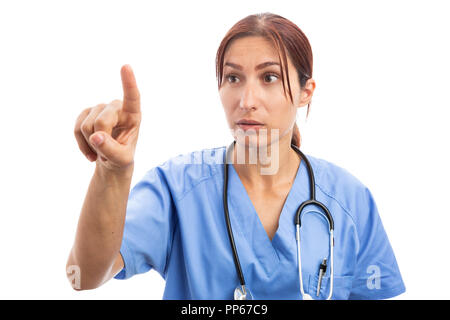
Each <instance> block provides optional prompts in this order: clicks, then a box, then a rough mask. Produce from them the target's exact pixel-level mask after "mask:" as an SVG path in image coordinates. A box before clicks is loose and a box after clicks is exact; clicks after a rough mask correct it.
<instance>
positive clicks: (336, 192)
mask: <svg viewBox="0 0 450 320" xmlns="http://www.w3.org/2000/svg"><path fill="white" fill-rule="evenodd" d="M307 157H308V160H309V161H310V163H311V166H312V167H313V170H314V172H315V178H316V179H315V184H316V189H317V190H318V192H321V193H322V194H323V195H324V196H325V197H328V198H331V199H332V200H333V201H336V202H337V203H338V204H339V206H341V207H342V209H344V210H345V211H346V212H347V213H348V214H350V215H351V216H352V218H353V219H355V218H356V216H355V213H356V212H359V211H360V210H359V209H361V205H366V203H367V200H368V196H370V191H369V189H368V188H367V186H366V185H364V184H363V183H362V182H361V181H360V180H359V179H358V178H357V177H355V176H354V175H353V174H352V173H351V172H350V171H348V170H347V169H345V168H344V167H342V166H340V165H337V164H335V163H332V162H330V161H327V160H324V159H321V158H318V157H313V156H310V155H307Z"/></svg>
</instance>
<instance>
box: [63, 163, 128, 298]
mask: <svg viewBox="0 0 450 320" xmlns="http://www.w3.org/2000/svg"><path fill="white" fill-rule="evenodd" d="M132 174H133V165H132V166H130V167H129V168H127V169H126V170H123V171H121V172H109V171H108V170H106V169H104V167H102V166H97V167H96V170H95V172H94V175H93V177H92V180H91V183H90V185H89V189H88V192H87V195H86V198H85V201H84V204H83V208H82V211H81V214H80V218H79V221H78V227H77V232H76V237H75V242H74V245H73V247H72V250H71V252H70V255H69V258H68V261H67V265H66V267H67V270H72V269H73V267H71V266H76V268H77V270H78V271H79V274H78V276H79V277H80V278H79V279H78V281H79V282H78V283H79V288H75V289H80V290H85V289H94V288H97V287H99V286H101V285H102V284H103V283H105V282H107V281H108V280H109V279H111V278H112V277H114V276H115V275H116V274H117V273H118V272H119V271H120V270H121V269H122V268H123V260H122V257H121V255H120V253H119V250H120V245H121V242H122V236H123V228H124V222H125V214H126V206H127V200H128V195H129V191H130V184H131V178H132ZM68 276H69V274H68ZM69 280H73V279H72V277H69Z"/></svg>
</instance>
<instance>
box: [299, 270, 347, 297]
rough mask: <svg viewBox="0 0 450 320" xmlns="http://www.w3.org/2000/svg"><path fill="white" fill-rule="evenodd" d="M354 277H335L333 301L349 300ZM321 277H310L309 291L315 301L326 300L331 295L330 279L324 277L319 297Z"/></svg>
mask: <svg viewBox="0 0 450 320" xmlns="http://www.w3.org/2000/svg"><path fill="white" fill-rule="evenodd" d="M352 280H353V277H352V276H336V275H335V276H334V277H333V294H332V296H331V299H332V300H347V299H348V297H349V295H350V290H351V289H352ZM318 283H319V275H309V286H308V291H309V294H310V295H311V297H312V298H313V299H314V300H325V299H326V298H327V297H328V295H329V293H330V284H331V281H330V277H329V276H323V277H322V284H321V286H320V291H319V296H317V286H318Z"/></svg>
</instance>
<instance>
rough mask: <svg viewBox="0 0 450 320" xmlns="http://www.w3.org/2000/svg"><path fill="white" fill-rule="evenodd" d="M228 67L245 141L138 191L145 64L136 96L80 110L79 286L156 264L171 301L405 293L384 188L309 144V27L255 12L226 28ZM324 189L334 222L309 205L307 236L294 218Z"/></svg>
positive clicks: (221, 55)
mask: <svg viewBox="0 0 450 320" xmlns="http://www.w3.org/2000/svg"><path fill="white" fill-rule="evenodd" d="M216 63H217V65H216V67H217V78H218V87H219V93H220V98H221V101H222V104H223V107H224V111H225V115H226V119H227V122H228V125H229V127H230V129H231V131H232V135H233V137H234V141H233V143H232V144H231V145H230V147H229V148H227V147H226V146H223V147H218V148H213V149H205V150H201V151H196V152H192V153H189V154H187V155H184V156H178V157H174V158H172V159H169V160H168V161H166V162H165V163H164V164H162V165H159V166H157V167H155V168H152V169H151V170H149V171H148V172H147V173H146V175H145V176H144V177H143V179H142V180H141V181H140V182H138V183H137V184H136V186H134V188H133V189H132V190H131V192H130V193H129V187H130V183H131V177H132V171H133V157H134V150H135V146H136V141H137V136H138V131H139V124H140V119H141V115H140V100H139V91H138V89H137V86H136V82H135V79H134V76H133V73H132V71H131V69H130V68H129V67H128V66H124V67H123V68H122V81H123V87H124V100H123V102H121V101H119V100H114V101H113V102H111V103H110V104H109V105H103V104H102V105H98V106H96V107H94V108H88V109H86V110H85V111H83V112H82V113H81V114H80V117H79V118H78V119H77V122H76V126H75V136H76V138H77V141H78V144H79V146H80V149H81V151H82V152H83V153H84V154H85V155H86V156H87V157H88V158H90V160H91V161H94V160H96V170H95V173H94V177H93V179H92V181H91V184H90V186H89V190H88V194H87V196H86V200H85V203H84V206H83V210H82V213H81V215H80V220H79V224H78V229H77V234H76V239H75V243H74V246H73V248H72V251H71V254H70V256H69V260H68V263H67V265H68V268H69V267H73V266H77V267H78V268H79V270H80V275H81V277H80V279H79V280H80V281H79V285H78V287H77V288H76V289H81V290H83V289H91V288H96V287H98V286H100V285H102V284H103V283H105V282H106V281H108V280H109V279H111V278H112V277H114V278H116V279H127V278H130V277H131V276H133V275H135V274H139V273H144V272H147V271H149V270H150V269H152V268H153V269H155V270H156V271H157V272H158V273H160V275H161V276H162V277H163V278H164V279H165V280H166V288H165V291H164V296H163V298H164V299H233V298H242V297H244V298H251V297H253V298H254V299H306V298H311V297H312V298H313V299H326V298H332V299H385V298H390V297H393V296H396V295H398V294H400V293H402V292H404V290H405V287H404V284H403V281H402V278H401V275H400V272H399V269H398V266H397V263H396V260H395V257H394V253H393V251H392V248H391V246H390V244H389V241H388V238H387V236H386V233H385V231H384V229H383V226H382V223H381V220H380V217H379V215H378V212H377V208H376V205H375V202H374V200H373V197H372V196H371V193H370V191H369V190H368V189H367V188H366V187H365V186H364V185H363V184H361V182H359V181H358V180H357V179H356V178H355V177H353V176H352V175H351V174H350V173H348V172H347V171H345V170H344V169H342V168H339V167H338V166H336V165H334V164H332V163H330V162H327V161H324V160H321V159H318V158H315V157H312V156H307V157H302V156H301V154H300V153H299V151H298V149H297V148H296V147H300V140H301V139H300V133H299V131H298V128H297V126H296V124H295V118H296V112H297V108H300V107H303V106H306V105H308V111H309V106H310V103H311V98H312V95H313V92H314V89H315V82H314V80H313V79H312V52H311V48H310V45H309V42H308V39H307V38H306V36H305V35H304V34H303V32H302V31H301V30H300V29H299V28H298V27H297V26H296V25H295V24H293V23H292V22H290V21H289V20H287V19H285V18H283V17H280V16H278V15H274V14H270V13H266V14H258V15H250V16H248V17H246V18H244V19H243V20H241V21H239V22H238V23H237V24H236V25H234V26H233V27H232V28H231V30H230V31H229V32H228V33H227V34H226V36H225V38H224V39H223V41H222V43H221V45H220V47H219V49H218V52H217V59H216ZM99 138H102V139H99ZM227 150H228V151H227ZM255 155H256V156H255ZM224 159H227V160H226V163H224V161H223V160H224ZM242 159H244V160H242ZM251 159H252V160H253V161H252V160H251ZM308 160H309V162H308ZM230 162H231V163H230ZM308 166H311V169H312V172H313V175H314V178H315V181H314V182H313V183H311V182H310V181H311V180H310V172H309V171H308ZM225 169H226V171H225ZM225 172H227V179H225ZM225 180H227V187H226V188H225V186H224V182H225ZM312 187H314V188H315V198H316V199H317V200H318V201H320V203H322V204H323V205H324V206H326V208H327V209H328V210H329V212H330V215H331V217H329V218H328V219H330V220H327V219H326V214H325V213H324V209H323V208H322V207H321V206H318V205H316V204H311V205H307V206H305V207H304V209H303V212H302V214H301V220H300V222H301V227H300V226H299V229H298V230H301V233H300V235H299V240H300V241H299V242H300V243H301V244H300V243H299V242H297V241H296V234H297V233H296V232H297V229H296V226H295V225H294V223H293V222H294V218H295V216H296V213H297V210H298V207H299V205H300V204H301V203H303V202H304V201H306V200H308V199H309V198H310V196H311V193H310V192H311V188H312ZM224 191H226V192H225V193H224ZM224 211H225V213H224ZM226 217H227V218H228V223H227V219H226ZM332 223H333V224H334V229H333V232H334V235H333V236H332V237H329V235H330V231H331V230H330V229H332V228H331V224H332ZM329 239H332V241H331V242H330V241H329ZM333 243H334V245H332V244H333ZM233 246H234V247H235V250H232V249H233ZM299 248H301V254H300V251H299V250H298V249H299ZM331 249H333V250H331ZM300 257H301V258H300ZM333 258H334V259H333ZM70 270H73V268H71V269H70ZM244 278H245V280H244Z"/></svg>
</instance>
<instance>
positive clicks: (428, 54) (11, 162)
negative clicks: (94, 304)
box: [0, 0, 450, 299]
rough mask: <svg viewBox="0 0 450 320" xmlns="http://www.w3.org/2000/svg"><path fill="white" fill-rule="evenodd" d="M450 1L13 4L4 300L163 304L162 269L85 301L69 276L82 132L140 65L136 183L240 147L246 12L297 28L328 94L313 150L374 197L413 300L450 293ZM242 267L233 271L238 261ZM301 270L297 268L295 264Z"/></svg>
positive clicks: (1, 243) (1, 253)
mask: <svg viewBox="0 0 450 320" xmlns="http://www.w3.org/2000/svg"><path fill="white" fill-rule="evenodd" d="M449 9H450V8H449V4H448V2H447V1H371V2H369V1H364V2H363V1H342V0H341V1H298V0H297V1H279V0H278V1H273V0H272V1H261V0H258V1H230V0H228V1H204V2H201V1H164V2H162V1H161V2H150V1H130V0H127V1H76V2H75V1H71V2H69V1H2V2H1V4H0V48H1V50H0V93H1V96H0V97H1V100H0V108H1V120H2V121H1V125H0V134H1V157H0V168H1V179H0V188H1V189H0V197H1V201H0V213H1V215H0V219H1V220H0V298H2V299H18V298H20V299H50V298H56V299H113V298H114V299H116V298H120V299H161V298H162V294H163V290H164V281H163V279H162V278H161V277H160V276H159V274H158V273H157V272H155V271H153V270H152V271H150V272H148V273H145V274H142V275H137V276H134V277H133V278H131V279H129V280H126V281H119V280H111V281H110V282H108V283H106V284H105V285H104V286H103V287H100V288H98V289H95V290H90V291H82V292H76V291H74V290H73V289H72V288H71V286H70V284H69V282H68V280H67V279H66V274H65V265H66V261H67V257H68V254H69V251H70V248H71V246H72V243H73V240H74V236H75V231H76V225H77V222H78V217H79V214H80V210H81V206H82V203H83V201H84V196H85V194H86V191H87V187H88V184H89V182H90V179H91V177H92V174H93V170H94V166H95V163H91V162H89V161H88V160H87V159H86V158H85V157H84V156H83V155H82V154H81V152H80V151H79V149H78V145H77V143H76V140H75V138H74V135H73V128H74V124H75V120H76V118H77V116H78V114H79V113H80V112H81V111H82V110H83V109H84V108H86V107H91V106H94V105H96V104H98V103H107V102H110V101H111V100H113V99H122V88H121V81H120V67H121V66H122V65H123V64H126V63H128V64H131V66H132V67H133V69H134V71H135V75H136V78H137V81H138V86H139V88H140V91H141V95H142V113H143V120H142V124H141V130H140V137H139V141H138V145H137V150H136V157H135V163H136V164H135V171H134V177H133V181H132V186H134V184H135V183H136V182H137V181H138V180H139V179H141V178H142V176H143V175H144V173H145V172H146V171H147V170H149V169H150V168H152V167H154V166H156V165H158V164H161V163H162V162H164V161H165V160H167V159H169V158H170V157H173V156H176V155H179V154H184V153H186V152H191V151H194V150H201V149H204V148H213V147H218V146H224V145H226V144H228V143H229V142H230V141H231V139H232V137H231V134H230V131H229V130H228V126H227V124H226V121H225V116H224V112H223V109H222V105H221V103H220V99H219V96H218V92H217V82H216V78H215V55H216V51H217V48H218V46H219V44H220V41H221V40H222V38H223V36H224V35H225V33H226V32H227V31H228V29H229V28H231V26H232V25H233V24H234V23H236V22H237V21H238V20H240V19H242V18H244V17H246V16H247V15H250V14H254V13H260V12H272V13H276V14H279V15H282V16H284V17H286V18H288V19H289V20H291V21H293V22H294V23H295V24H297V25H298V26H299V27H300V28H301V29H302V30H303V31H304V32H305V34H306V35H307V37H308V39H309V41H310V43H311V46H312V49H313V55H314V72H313V78H314V79H315V80H316V83H317V88H316V91H315V93H314V98H313V103H312V104H311V112H310V115H309V118H308V121H307V122H305V121H304V118H305V113H304V112H300V113H299V114H298V124H299V127H300V130H301V133H302V148H303V150H304V151H305V152H306V153H307V154H310V155H314V156H316V157H320V158H324V159H326V160H328V161H331V162H333V163H335V164H337V165H339V166H341V167H344V168H345V169H347V170H348V171H350V172H351V173H352V174H354V175H355V176H356V177H358V179H360V180H361V181H362V182H363V183H364V184H365V185H366V186H368V187H369V189H370V190H371V191H372V193H373V195H374V197H375V200H376V202H377V206H378V209H379V212H380V215H381V218H382V221H383V224H384V227H385V229H386V231H387V234H388V236H389V240H390V242H391V245H392V247H393V249H394V252H395V255H396V258H397V261H398V264H399V267H400V270H401V272H402V276H403V279H404V282H405V285H406V288H407V292H406V293H405V294H403V295H401V296H399V297H398V299H448V298H450V296H449V294H448V289H447V288H448V286H449V285H450V280H449V277H448V276H447V274H448V272H447V269H448V266H449V264H450V258H449V256H448V252H449V249H448V248H449V240H448V239H449V238H448V233H449V231H448V230H449V224H450V215H449V214H450V212H449V209H448V203H447V202H446V201H447V199H448V198H449V191H450V187H449V179H450V170H449V169H448V164H449V160H450V153H449V150H448V147H449V143H448V141H449V138H450V134H449V129H448V120H449V115H450V112H449V107H450V105H449V98H448V93H449V87H450V81H449V74H450V63H449V56H450V46H449V41H448V37H449V31H450V22H449V20H448V13H449V12H450V10H449ZM230 268H234V266H230ZM292 272H296V271H295V270H292Z"/></svg>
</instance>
